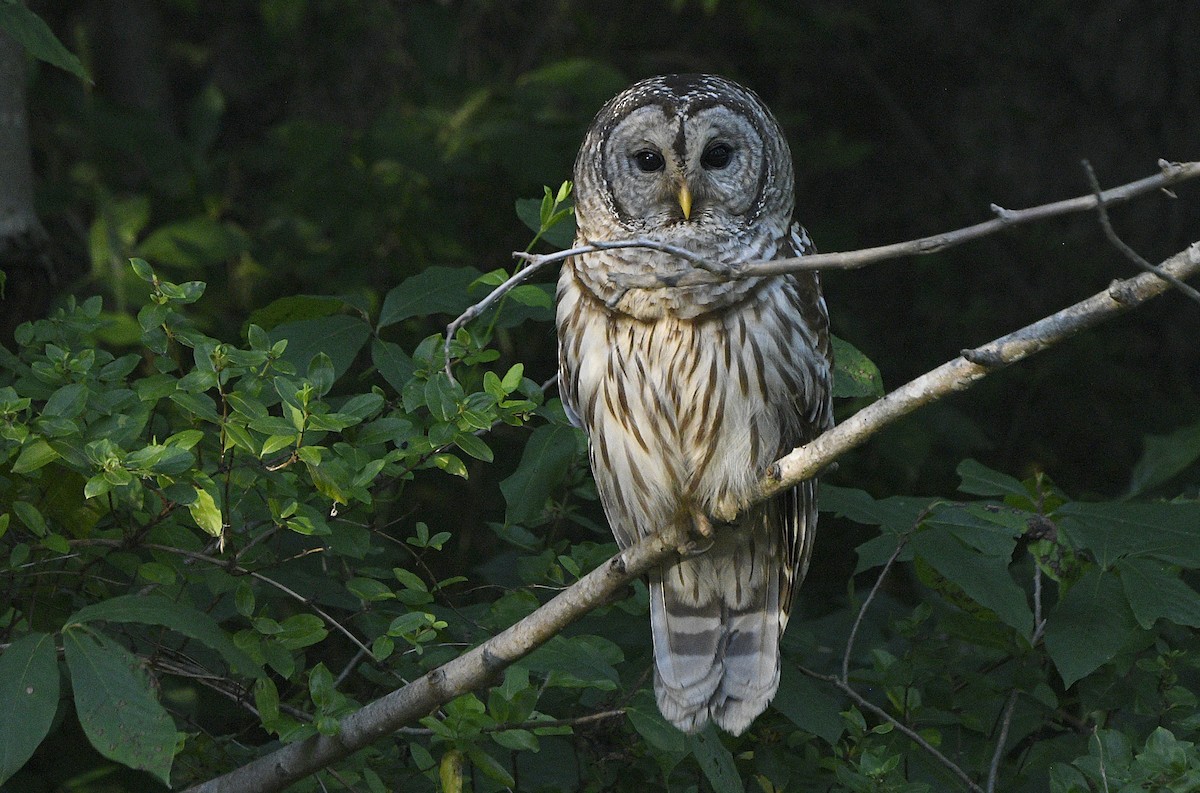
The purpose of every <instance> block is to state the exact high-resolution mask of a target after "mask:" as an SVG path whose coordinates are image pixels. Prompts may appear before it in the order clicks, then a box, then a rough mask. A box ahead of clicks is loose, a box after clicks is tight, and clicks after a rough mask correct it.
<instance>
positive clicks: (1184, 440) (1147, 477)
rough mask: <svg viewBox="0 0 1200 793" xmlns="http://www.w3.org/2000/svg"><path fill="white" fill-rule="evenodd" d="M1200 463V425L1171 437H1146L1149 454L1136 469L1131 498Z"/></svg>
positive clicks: (1177, 432)
mask: <svg viewBox="0 0 1200 793" xmlns="http://www.w3.org/2000/svg"><path fill="white" fill-rule="evenodd" d="M1197 460H1200V422H1197V423H1195V424H1191V425H1189V426H1187V427H1183V428H1182V429H1178V430H1176V431H1175V432H1172V433H1170V434H1169V435H1147V436H1146V451H1145V452H1144V453H1143V454H1142V459H1140V460H1138V462H1137V465H1135V466H1134V467H1133V474H1132V475H1131V476H1130V481H1129V495H1130V496H1136V495H1140V494H1141V493H1145V492H1146V491H1147V490H1153V489H1154V488H1156V487H1158V486H1159V485H1163V484H1166V483H1167V482H1168V481H1170V480H1171V479H1173V478H1174V477H1175V475H1176V474H1179V473H1180V472H1182V471H1183V470H1184V469H1186V468H1188V467H1189V466H1191V465H1192V464H1193V463H1195V462H1196V461H1197Z"/></svg>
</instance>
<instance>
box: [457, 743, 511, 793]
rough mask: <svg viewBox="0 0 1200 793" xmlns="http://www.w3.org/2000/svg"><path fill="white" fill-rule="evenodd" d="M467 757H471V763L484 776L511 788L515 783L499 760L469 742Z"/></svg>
mask: <svg viewBox="0 0 1200 793" xmlns="http://www.w3.org/2000/svg"><path fill="white" fill-rule="evenodd" d="M467 757H469V758H471V764H472V765H474V766H475V767H476V768H478V769H479V770H480V771H482V772H483V773H484V775H485V776H487V777H489V778H490V779H492V780H494V781H495V782H499V783H500V784H501V785H503V786H504V787H507V788H511V787H513V786H514V785H516V784H517V781H516V780H515V779H513V776H512V774H510V773H509V772H508V769H506V768H505V767H504V766H502V765H500V761H499V760H497V759H496V758H494V757H492V756H491V755H490V754H488V753H487V752H485V751H484V750H483V749H481V748H479V747H478V746H476V745H474V744H471V745H470V746H468V747H467Z"/></svg>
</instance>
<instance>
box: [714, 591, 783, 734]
mask: <svg viewBox="0 0 1200 793" xmlns="http://www.w3.org/2000/svg"><path fill="white" fill-rule="evenodd" d="M725 621H726V634H725V648H724V654H723V658H724V666H725V674H724V676H723V677H722V678H721V685H720V686H719V687H718V688H717V690H716V691H715V692H714V693H713V696H712V699H711V701H710V702H709V711H710V712H711V713H712V719H713V721H715V722H716V723H717V726H718V727H720V728H721V729H723V730H725V732H728V733H730V734H732V735H741V734H742V733H743V732H745V731H746V729H747V728H748V727H749V726H750V724H751V722H753V721H754V719H755V718H757V717H758V715H759V714H760V713H762V712H763V711H764V710H766V709H767V705H769V704H771V700H772V699H773V698H774V697H775V692H776V691H777V690H778V689H779V634H780V630H779V613H778V609H777V608H764V607H763V604H761V603H753V604H751V605H750V607H749V608H748V609H744V610H735V609H732V608H731V609H729V611H728V612H727V615H726V620H725Z"/></svg>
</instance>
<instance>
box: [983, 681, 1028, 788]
mask: <svg viewBox="0 0 1200 793" xmlns="http://www.w3.org/2000/svg"><path fill="white" fill-rule="evenodd" d="M1020 693H1021V692H1020V691H1018V690H1017V689H1015V688H1014V689H1013V690H1012V691H1011V692H1009V694H1008V703H1007V704H1006V705H1005V706H1004V717H1003V718H1002V719H1001V720H1000V736H999V737H998V738H997V739H996V749H995V751H993V752H992V764H991V766H989V767H988V781H987V793H995V790H996V780H997V779H998V778H999V777H1000V759H1001V758H1002V757H1004V744H1005V742H1006V741H1008V728H1009V727H1010V726H1011V725H1012V717H1013V711H1015V710H1016V708H1017V695H1018V694H1020Z"/></svg>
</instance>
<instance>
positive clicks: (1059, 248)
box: [5, 0, 1200, 542]
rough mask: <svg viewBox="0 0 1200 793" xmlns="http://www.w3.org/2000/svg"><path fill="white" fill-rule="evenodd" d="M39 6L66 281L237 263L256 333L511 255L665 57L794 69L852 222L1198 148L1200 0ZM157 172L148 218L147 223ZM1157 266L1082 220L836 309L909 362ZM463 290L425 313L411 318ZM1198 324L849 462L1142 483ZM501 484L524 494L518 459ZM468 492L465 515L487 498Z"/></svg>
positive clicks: (791, 118)
mask: <svg viewBox="0 0 1200 793" xmlns="http://www.w3.org/2000/svg"><path fill="white" fill-rule="evenodd" d="M31 6H32V7H33V8H34V9H35V10H36V11H37V12H38V13H39V14H42V15H43V16H44V17H45V18H46V19H47V20H48V21H49V22H50V23H51V25H52V27H53V28H54V29H55V31H56V33H57V34H58V35H59V37H60V38H61V39H62V40H63V41H64V42H65V43H67V45H68V46H69V47H70V48H71V49H72V50H73V51H75V52H77V53H79V54H80V56H81V57H82V59H83V60H84V62H85V65H87V66H88V68H89V69H90V71H91V73H92V74H93V75H94V77H95V85H94V86H90V87H89V86H82V85H80V84H79V82H78V81H76V80H74V79H73V78H71V77H69V76H68V75H65V74H64V73H62V72H59V71H57V70H54V69H52V68H50V67H47V66H45V65H44V64H43V65H41V66H40V67H38V68H37V69H36V71H35V74H34V75H33V76H32V84H31V93H30V97H31V108H30V110H31V114H32V122H33V130H34V148H35V152H34V155H35V165H36V169H37V171H38V174H39V178H40V180H41V181H40V191H41V192H40V197H39V202H40V203H39V210H40V214H41V216H42V219H43V222H44V223H45V224H46V225H47V227H48V228H49V229H51V231H52V234H54V236H55V238H56V240H58V243H59V247H60V248H61V249H62V251H63V253H62V255H61V260H60V266H61V268H62V272H63V273H64V274H65V275H66V276H67V278H68V281H67V282H68V283H70V284H71V286H70V288H69V289H68V290H66V291H69V292H71V293H75V294H86V293H93V292H98V293H101V294H105V295H106V297H107V299H108V300H107V303H108V305H110V306H113V307H114V308H115V309H116V311H117V312H118V313H120V312H125V314H126V315H130V314H132V313H133V312H135V311H136V307H137V305H138V304H139V300H140V299H141V298H140V296H139V292H138V291H137V287H136V285H133V284H131V283H130V281H129V280H128V276H127V275H126V273H125V270H126V269H127V268H124V267H123V264H122V263H123V257H125V256H128V255H144V256H146V257H147V258H149V259H151V260H152V261H154V262H155V263H156V264H157V265H158V266H161V267H164V268H165V269H166V270H167V271H168V272H173V273H174V274H176V275H185V276H187V277H193V278H199V279H201V280H205V281H208V282H209V284H210V287H209V293H208V295H207V296H206V298H205V301H204V303H203V304H202V305H201V307H200V311H201V312H203V318H204V319H205V321H207V323H208V325H209V330H210V332H216V333H218V334H223V335H227V336H229V337H230V338H236V336H237V329H238V328H240V327H242V325H243V323H244V322H245V321H246V318H247V317H248V316H249V314H250V312H251V311H253V310H254V309H256V308H259V307H261V306H263V305H265V304H266V303H268V302H269V301H270V300H271V299H272V298H275V297H279V296H282V295H287V294H292V293H296V292H310V293H337V294H350V295H354V296H356V297H357V299H359V300H361V301H363V302H364V303H366V304H368V305H370V304H372V303H373V302H374V303H375V304H377V301H378V299H379V296H380V295H381V294H383V293H384V292H385V291H386V290H387V289H388V288H390V287H391V286H394V285H395V284H396V283H398V282H399V281H400V280H402V279H403V278H404V277H406V276H408V275H410V274H412V273H415V272H417V271H419V270H421V269H422V268H424V267H425V266H428V265H432V264H442V265H445V264H451V265H453V264H469V265H473V266H477V267H480V268H482V269H485V270H487V269H491V268H492V267H495V266H501V265H504V264H506V262H507V257H508V252H509V251H511V250H513V249H518V248H522V247H524V246H525V244H526V243H527V241H528V237H529V235H528V232H527V231H526V230H525V229H524V228H523V227H522V225H521V224H520V223H519V222H518V221H517V220H516V218H515V216H514V214H513V212H512V206H513V202H514V200H515V199H517V198H521V197H529V196H537V195H540V193H541V187H542V185H543V184H550V185H557V184H558V183H559V182H561V181H562V180H563V179H565V178H567V177H568V176H569V169H570V164H571V162H572V160H573V158H574V154H575V149H576V147H577V146H578V142H579V140H580V138H581V136H582V133H583V130H584V129H585V127H586V125H587V123H588V122H589V120H590V119H591V116H592V115H593V114H594V113H595V111H596V110H597V109H598V108H599V106H600V104H601V103H602V102H603V101H604V100H605V99H607V98H608V97H609V96H611V95H612V94H613V93H615V92H616V91H618V90H619V89H620V88H622V87H624V86H625V85H626V84H628V83H629V82H632V81H633V80H635V79H638V78H641V77H644V76H648V75H652V74H656V73H662V72H671V71H713V72H720V73H722V74H725V75H727V76H729V77H732V78H734V79H736V80H738V81H741V82H743V83H745V84H747V85H749V86H751V87H752V88H754V89H755V90H757V91H758V92H759V93H760V94H761V95H762V96H763V97H764V99H766V101H767V103H768V104H769V105H770V106H771V107H772V108H773V109H774V111H775V113H776V114H777V115H778V117H779V119H780V121H781V122H782V123H783V125H784V127H785V129H786V131H787V133H788V136H789V139H790V141H791V144H792V147H793V152H794V155H795V160H796V169H797V193H798V196H797V199H798V200H797V207H798V209H797V213H798V216H799V218H800V219H801V220H802V221H803V222H804V223H805V224H806V225H807V226H808V228H809V230H810V231H811V232H812V236H813V238H814V239H815V240H816V241H817V243H818V246H819V247H821V248H822V249H824V250H839V249H852V248H857V247H864V246H868V245H875V244H879V243H885V242H893V241H898V240H903V239H908V238H912V237H916V236H920V235H924V234H929V233H932V232H936V231H941V230H948V229H952V228H955V227H959V226H962V225H966V224H969V223H973V222H977V221H979V220H983V219H986V218H987V217H988V215H989V210H988V205H989V204H990V203H992V202H995V203H997V204H999V205H1002V206H1005V207H1010V208H1017V207H1023V206H1029V205H1034V204H1038V203H1043V202H1046V201H1050V200H1056V199H1060V198H1065V197H1069V196H1073V195H1078V194H1081V193H1083V192H1086V191H1087V184H1086V181H1085V177H1084V172H1083V170H1082V168H1081V166H1080V160H1081V158H1085V157H1086V158H1088V159H1090V161H1091V162H1092V163H1093V164H1094V166H1095V168H1096V171H1097V173H1098V174H1099V177H1100V179H1101V181H1102V183H1104V184H1105V185H1107V186H1111V185H1115V184H1119V183H1122V182H1125V181H1128V180H1132V179H1135V178H1139V177H1142V176H1147V175H1149V174H1151V173H1153V172H1154V171H1155V170H1156V161H1157V159H1158V158H1160V157H1161V158H1166V159H1170V160H1194V159H1197V158H1198V157H1200V47H1198V46H1197V44H1196V42H1197V41H1200V3H1195V2H1183V1H1180V2H1170V1H1168V0H1163V1H1160V2H1142V1H1138V2H1134V1H1133V0H1129V1H1128V2H1118V1H1115V0H1110V1H1109V2H1018V3H1009V4H1003V5H1000V4H996V3H987V2H961V3H954V4H939V3H925V2H918V1H917V0H904V1H898V2H867V3H856V4H850V3H845V4H842V3H829V2H825V3H810V4H796V3H791V2H784V1H783V0H740V1H739V2H734V1H732V0H706V2H702V3H697V2H667V3H662V2H658V3H645V4H642V3H616V2H565V1H564V0H544V1H543V2H513V3H505V2H484V1H483V0H473V1H469V2H437V3H434V2H424V3H422V2H384V1H383V0H364V1H363V2H354V3H346V2H335V0H263V1H262V2H257V3H255V2H232V1H226V2H199V1H198V0H172V1H171V2H155V1H153V0H136V1H134V2H127V1H126V0H85V1H84V2H70V3H65V2H34V3H31ZM1176 192H1177V195H1178V197H1177V198H1172V197H1170V196H1167V195H1154V196H1149V197H1145V198H1142V199H1139V200H1137V201H1135V202H1134V203H1132V204H1131V205H1128V206H1125V207H1121V208H1118V209H1115V210H1114V211H1113V213H1112V214H1113V220H1114V223H1115V224H1116V227H1117V229H1118V230H1119V232H1120V233H1121V234H1122V235H1123V236H1124V238H1125V239H1126V240H1127V241H1128V242H1129V243H1130V244H1131V245H1132V246H1133V247H1134V248H1136V249H1137V250H1139V251H1140V252H1141V253H1142V254H1143V255H1144V256H1145V257H1146V258H1147V259H1149V260H1151V261H1159V260H1161V259H1162V258H1164V257H1165V256H1167V255H1170V254H1172V253H1174V252H1176V251H1178V250H1181V249H1182V248H1183V247H1185V246H1186V245H1187V244H1188V243H1189V242H1192V241H1194V240H1196V239H1197V238H1200V188H1198V187H1197V186H1196V185H1193V184H1188V185H1184V186H1182V187H1181V188H1179V189H1178V190H1177V191H1176ZM138 201H144V206H145V208H146V212H147V217H146V222H145V223H144V224H143V225H141V226H140V227H137V228H136V229H135V230H134V231H132V232H129V233H126V234H125V235H124V237H122V235H121V234H120V233H118V231H119V228H120V225H121V220H120V219H121V218H122V217H125V216H126V214H128V212H130V211H134V210H131V209H130V203H131V202H132V203H133V204H136V203H137V202H138ZM123 213H124V214H123ZM196 218H200V219H201V221H202V222H201V225H203V226H204V228H205V229H207V232H206V234H207V236H204V235H201V237H198V238H197V239H196V240H194V241H193V244H191V246H190V247H189V245H187V244H178V245H176V246H175V248H173V249H170V250H167V249H164V248H163V246H162V244H161V242H162V241H161V240H158V241H157V242H158V243H160V244H158V245H157V247H156V246H155V244H152V243H153V242H154V240H153V237H154V234H155V231H156V229H161V228H164V227H171V224H175V223H180V222H183V221H195V219H196ZM205 224H207V225H205ZM160 236H161V235H160ZM101 238H103V239H107V240H108V242H107V243H106V245H108V247H107V248H106V249H104V250H107V251H108V255H107V257H106V255H104V253H103V250H101V249H102V248H103V246H101V247H98V244H97V239H101ZM164 250H165V251H166V252H165V253H164ZM98 251H100V252H99V253H98ZM156 254H157V255H156ZM1131 272H1132V265H1131V264H1130V263H1129V262H1128V261H1126V260H1125V259H1124V258H1123V257H1122V256H1121V255H1120V254H1119V253H1118V252H1117V251H1115V250H1114V249H1113V248H1112V247H1111V246H1109V245H1108V244H1107V243H1106V242H1105V240H1104V238H1103V235H1102V233H1101V230H1100V227H1099V224H1098V223H1097V221H1096V219H1095V218H1094V217H1092V216H1078V217H1073V218H1067V219H1061V220H1056V221H1050V222H1046V223H1043V224H1040V225H1037V226H1030V227H1022V228H1019V229H1016V230H1012V231H1010V232H1008V233H1005V234H1002V235H999V236H995V237H992V238H990V239H987V240H985V241H982V242H978V243H974V244H971V245H968V246H966V247H963V248H959V249H955V250H953V251H950V252H946V253H942V254H937V255H933V256H927V257H924V258H921V259H919V260H901V261H895V262H889V263H884V264H881V265H877V266H873V267H871V268H869V269H866V270H861V271H857V272H853V273H828V274H827V277H826V281H825V283H826V291H827V296H828V301H829V304H830V308H831V311H832V313H833V317H834V327H835V332H836V333H838V334H839V335H841V336H843V337H844V338H846V339H847V340H849V341H851V342H852V343H853V344H855V345H857V346H858V347H859V348H861V349H862V350H863V351H864V352H866V353H867V354H868V355H869V356H870V357H871V358H872V359H873V360H875V361H876V362H877V363H878V365H879V367H880V368H881V370H882V372H883V375H884V379H885V382H886V383H887V384H889V385H890V386H892V387H894V386H896V385H899V384H900V383H902V382H904V381H905V380H907V379H909V378H911V377H913V376H915V375H917V374H920V373H922V372H924V371H926V370H928V369H930V368H932V367H933V366H935V365H937V364H939V363H941V362H942V361H944V360H946V359H948V358H951V357H953V356H955V355H956V354H957V353H958V351H959V350H960V349H961V348H963V347H967V346H974V345H977V344H979V343H982V342H984V341H986V340H988V339H991V338H993V337H995V336H997V335H1000V334H1002V333H1005V332H1008V331H1010V330H1013V329H1015V328H1017V327H1019V326H1021V325H1023V324H1026V323H1028V322H1030V321H1032V320H1035V319H1037V318H1039V317H1041V316H1043V315H1045V314H1047V313H1050V312H1052V311H1054V310H1056V309H1058V308H1061V307H1063V306H1065V305H1067V304H1069V303H1071V302H1074V301H1076V300H1078V299H1081V298H1083V297H1085V296H1087V295H1090V294H1092V293H1094V292H1096V291H1098V290H1099V289H1101V288H1103V287H1104V286H1105V285H1106V284H1107V283H1108V282H1109V281H1110V280H1112V279H1113V278H1116V277H1121V276H1126V275H1129V274H1131ZM18 310H19V307H14V306H5V311H18ZM10 316H11V315H10ZM444 319H445V318H442V317H438V318H434V319H432V320H430V321H427V322H425V323H423V324H422V323H414V324H413V325H411V326H410V327H408V328H407V329H406V333H407V334H408V336H409V339H408V343H409V344H414V343H415V342H416V341H418V340H419V339H420V338H421V337H423V336H424V335H426V334H428V333H432V332H436V331H437V329H438V325H439V322H443V321H444ZM1198 340H1200V307H1198V306H1197V305H1195V304H1194V303H1192V302H1190V301H1188V300H1187V299H1185V298H1183V297H1182V296H1180V295H1178V294H1171V295H1168V296H1167V297H1165V298H1164V299H1161V300H1159V301H1157V302H1156V303H1155V304H1153V305H1152V306H1150V307H1148V308H1147V309H1145V310H1142V311H1139V312H1137V313H1136V314H1134V315H1132V316H1129V317H1126V318H1123V319H1121V320H1118V321H1117V322H1114V323H1111V324H1110V325H1108V326H1106V327H1104V328H1102V329H1101V330H1099V331H1097V332H1094V333H1090V334H1088V335H1087V336H1086V337H1084V338H1080V339H1077V340H1074V341H1072V342H1071V343H1069V344H1066V345H1063V346H1061V347H1060V348H1058V349H1056V350H1054V351H1051V352H1049V353H1046V354H1043V355H1042V356H1039V357H1038V358H1036V359H1035V360H1033V361H1031V362H1028V363H1026V364H1022V365H1021V366H1019V367H1016V368H1014V369H1012V370H1009V371H1006V372H1004V373H1001V374H999V375H997V376H995V377H992V378H989V379H988V380H987V381H986V382H984V383H983V384H982V385H980V386H979V387H978V388H976V389H974V390H972V391H971V392H969V393H967V394H965V395H960V396H958V397H955V398H953V399H950V400H947V401H946V402H943V403H941V404H939V405H938V406H935V407H932V408H928V409H925V410H923V411H921V412H920V413H918V414H917V415H916V416H914V417H912V418H911V419H909V420H907V421H905V422H903V423H902V424H900V425H898V426H896V427H895V428H893V429H891V430H889V431H887V432H885V433H883V434H882V435H881V436H880V437H878V438H877V439H875V440H874V441H873V442H872V443H871V444H869V445H868V446H867V447H866V448H864V449H863V450H861V451H860V452H858V453H856V454H855V455H853V456H852V457H850V458H848V459H847V460H845V461H844V462H843V464H842V466H841V468H840V470H839V472H838V473H837V474H836V476H835V481H837V482H838V483H841V484H849V485H853V486H857V487H863V488H865V489H868V490H870V491H872V492H874V493H876V494H878V495H885V494H892V493H949V492H951V491H952V490H953V488H954V485H955V484H956V478H955V476H954V474H953V471H954V468H955V466H956V465H957V464H958V462H959V461H960V460H961V459H963V458H964V457H967V456H973V457H976V458H978V459H980V460H982V461H984V462H985V463H986V464H988V465H990V466H992V467H995V468H998V469H1001V470H1004V471H1008V472H1011V473H1014V474H1016V475H1019V476H1023V475H1028V474H1029V473H1031V472H1033V471H1038V470H1041V471H1045V472H1047V473H1048V474H1049V475H1050V476H1051V477H1052V478H1053V479H1054V480H1055V481H1056V482H1058V483H1059V484H1060V485H1061V486H1062V487H1064V488H1065V489H1067V490H1068V491H1070V492H1072V493H1073V494H1075V495H1082V494H1087V493H1104V494H1114V493H1119V492H1121V491H1122V490H1123V489H1124V488H1125V486H1126V484H1127V482H1128V478H1129V471H1130V469H1131V467H1132V465H1133V464H1134V463H1135V461H1136V460H1137V459H1138V457H1139V455H1140V453H1141V448H1142V440H1143V437H1144V436H1145V435H1146V434H1149V433H1163V432H1167V431H1170V430H1172V429H1174V428H1177V427H1179V426H1181V425H1183V424H1186V423H1189V422H1194V421H1195V420H1196V419H1197V417H1198V416H1200V351H1198V349H1197V347H1198ZM500 343H501V348H502V350H503V351H504V353H505V356H506V357H507V358H509V359H512V360H523V361H525V362H526V364H527V372H529V374H530V376H532V377H535V378H541V379H545V378H547V377H549V376H550V375H551V374H552V373H553V366H554V364H553V345H554V339H553V330H552V328H551V327H550V326H549V325H548V324H543V325H539V326H536V327H535V326H528V325H527V326H525V327H524V328H522V329H520V330H519V331H518V332H517V334H514V335H513V336H512V337H502V338H501V339H500ZM845 407H846V409H847V410H849V409H850V407H851V406H845ZM470 487H472V488H473V489H474V490H475V492H474V493H473V494H472V496H473V499H472V500H475V499H477V500H479V501H480V502H487V501H488V500H489V499H490V500H492V502H494V501H495V500H496V499H497V498H498V494H497V492H496V490H495V479H494V478H493V475H491V474H487V473H485V474H483V475H482V476H481V477H475V478H473V479H472V483H471V485H470ZM1174 492H1178V487H1176V488H1175V491H1174ZM428 497H429V499H430V500H431V501H432V502H437V500H438V495H437V494H436V493H430V494H428ZM434 508H436V503H435V504H434ZM454 510H455V512H454V520H456V521H457V522H461V523H462V524H463V525H464V526H468V525H472V524H473V523H474V522H475V521H476V519H477V518H478V513H477V512H476V511H475V510H473V509H472V508H471V507H470V506H467V507H466V508H465V509H464V507H463V505H462V503H461V502H459V503H456V504H455V505H454ZM826 542H828V540H826Z"/></svg>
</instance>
